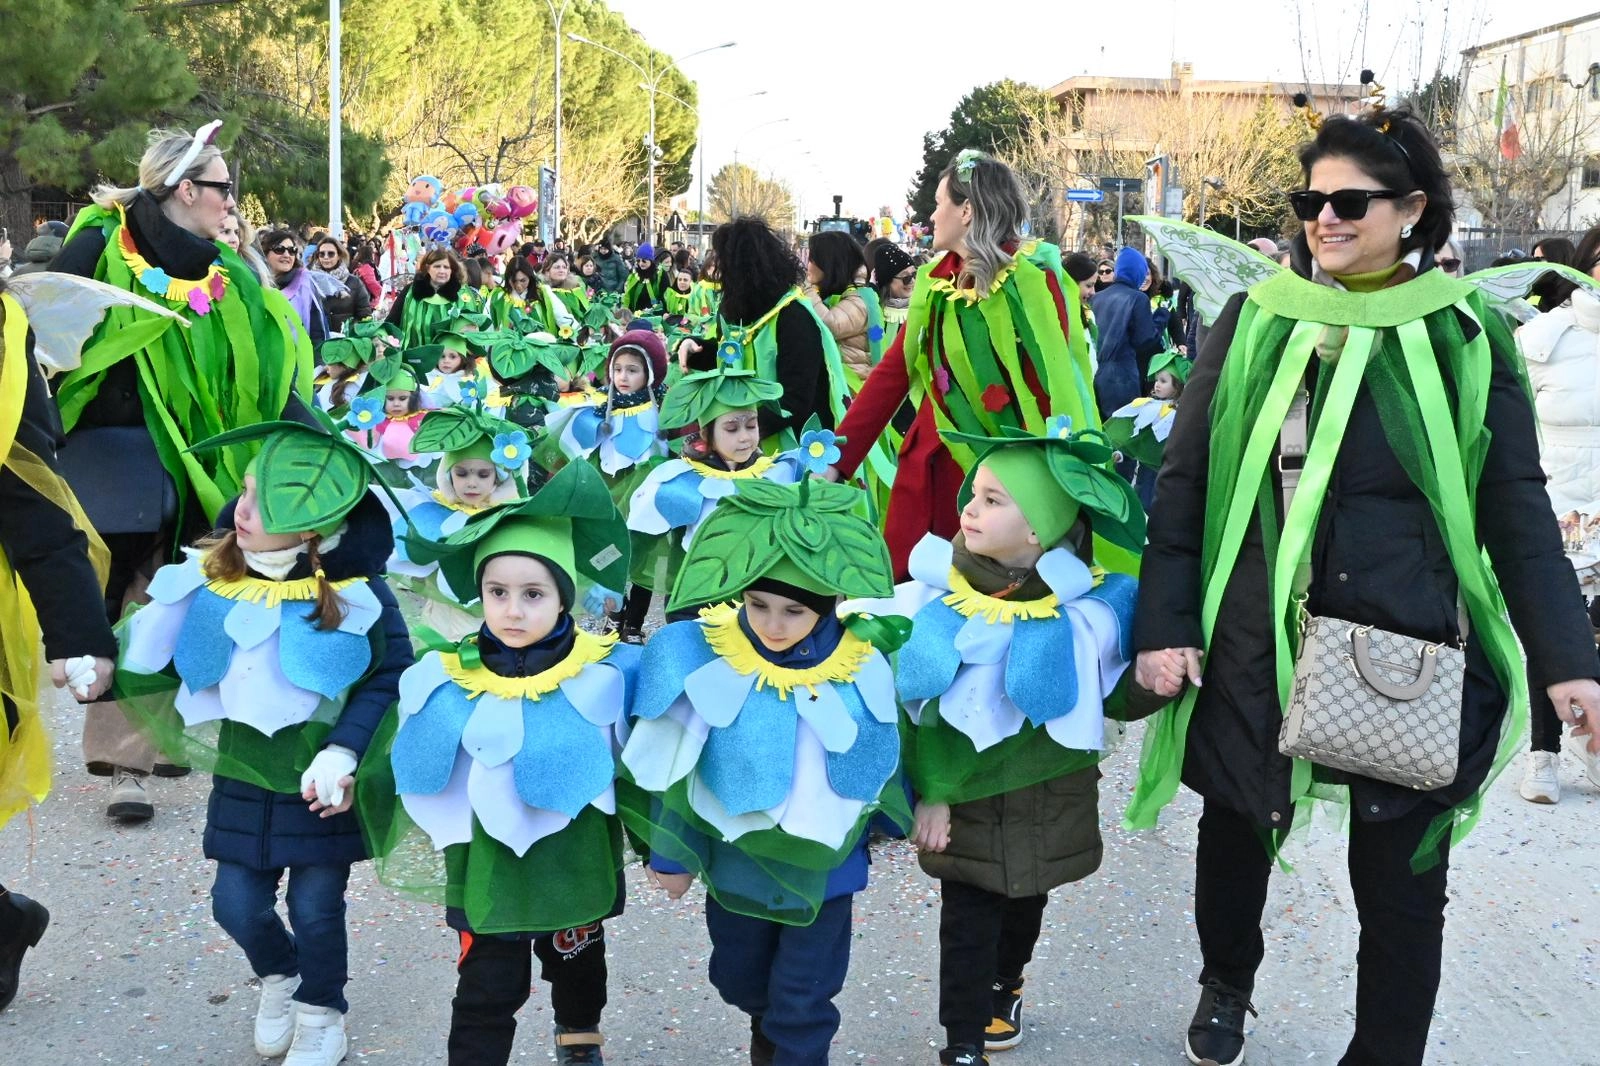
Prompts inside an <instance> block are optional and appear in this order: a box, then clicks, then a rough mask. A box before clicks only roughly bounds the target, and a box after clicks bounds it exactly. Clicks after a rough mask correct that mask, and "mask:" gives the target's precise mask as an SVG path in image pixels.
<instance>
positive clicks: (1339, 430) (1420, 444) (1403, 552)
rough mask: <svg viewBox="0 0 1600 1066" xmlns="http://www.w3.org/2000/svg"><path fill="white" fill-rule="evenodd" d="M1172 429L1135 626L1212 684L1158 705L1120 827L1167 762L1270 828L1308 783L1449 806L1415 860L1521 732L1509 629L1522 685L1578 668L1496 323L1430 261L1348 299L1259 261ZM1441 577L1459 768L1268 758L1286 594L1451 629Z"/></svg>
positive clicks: (1285, 650)
mask: <svg viewBox="0 0 1600 1066" xmlns="http://www.w3.org/2000/svg"><path fill="white" fill-rule="evenodd" d="M1186 280H1189V279H1186ZM1191 283H1193V282H1191ZM1197 288H1198V286H1197ZM1314 357H1315V358H1314ZM1307 388H1308V389H1309V390H1310V391H1311V393H1312V397H1313V400H1312V402H1313V407H1312V422H1311V425H1312V436H1311V446H1310V452H1309V454H1308V456H1307V459H1306V464H1305V469H1304V471H1303V474H1302V480H1301V483H1300V486H1299V489H1298V491H1297V493H1296V494H1295V497H1294V501H1293V505H1292V507H1291V508H1290V510H1289V513H1288V514H1287V515H1284V514H1283V513H1282V507H1281V500H1280V496H1279V489H1278V485H1277V483H1276V482H1277V479H1276V478H1275V477H1274V476H1273V473H1272V466H1271V464H1272V460H1273V457H1274V454H1275V452H1276V449H1277V438H1278V432H1279V427H1280V426H1281V425H1282V423H1283V420H1284V415H1285V412H1286V411H1287V409H1288V406H1289V404H1290V402H1291V400H1292V398H1293V396H1294V395H1295V393H1296V392H1297V391H1298V390H1300V389H1307ZM1172 440H1173V441H1174V442H1175V443H1174V446H1173V447H1172V448H1170V449H1169V450H1168V456H1167V466H1166V468H1165V470H1164V471H1163V475H1162V488H1161V492H1162V504H1161V507H1159V508H1158V509H1157V513H1156V515H1155V516H1154V519H1153V521H1152V525H1151V529H1150V546H1149V548H1148V549H1147V550H1146V553H1145V556H1144V564H1143V577H1144V582H1143V590H1144V591H1143V593H1142V595H1143V596H1144V598H1145V599H1146V603H1145V604H1144V605H1143V606H1142V608H1141V610H1140V613H1139V618H1140V622H1139V629H1138V632H1137V633H1136V644H1137V646H1138V647H1140V648H1169V647H1201V648H1204V649H1205V650H1206V653H1207V682H1208V683H1207V684H1206V686H1205V687H1204V688H1202V689H1199V690H1194V689H1191V690H1189V691H1188V692H1186V693H1185V694H1184V696H1183V697H1182V698H1181V699H1180V700H1179V702H1177V703H1176V704H1175V705H1173V706H1171V707H1169V708H1168V709H1167V710H1165V711H1163V712H1162V713H1161V714H1160V715H1159V716H1158V717H1157V718H1155V719H1153V720H1152V722H1151V725H1150V728H1149V730H1148V731H1147V733H1146V739H1145V749H1144V753H1143V757H1142V763H1141V773H1140V780H1139V784H1138V787H1137V790H1136V792H1135V795H1134V799H1133V802H1132V804H1131V805H1130V807H1129V810H1128V814H1127V820H1128V822H1129V824H1130V825H1133V826H1149V825H1152V824H1154V822H1155V819H1156V817H1157V815H1158V813H1159V811H1160V810H1161V808H1162V807H1163V806H1164V805H1165V804H1166V803H1167V802H1168V801H1169V800H1170V799H1171V798H1172V796H1173V795H1174V793H1175V792H1176V790H1177V786H1178V783H1179V781H1180V778H1181V779H1182V780H1183V781H1185V782H1187V783H1189V784H1190V785H1191V787H1193V788H1195V789H1196V790H1197V791H1200V792H1202V794H1204V795H1206V796H1208V797H1213V798H1216V799H1218V800H1220V801H1221V802H1223V803H1225V804H1226V805H1228V806H1230V807H1231V808H1233V809H1235V810H1238V811H1241V812H1243V813H1245V814H1246V815H1248V816H1249V817H1251V818H1252V820H1254V821H1255V822H1256V823H1257V824H1258V825H1261V826H1263V827H1266V828H1268V829H1280V830H1281V829H1283V828H1285V827H1287V825H1288V824H1289V821H1290V819H1291V817H1293V818H1294V819H1295V820H1297V821H1299V822H1300V823H1301V824H1305V821H1306V819H1305V817H1304V815H1305V814H1306V813H1308V812H1306V811H1304V810H1303V809H1302V808H1304V807H1306V806H1308V805H1309V804H1310V803H1311V802H1312V801H1314V800H1315V799H1318V798H1326V799H1335V800H1343V799H1345V798H1346V797H1348V799H1349V800H1350V801H1351V802H1353V804H1354V807H1355V810H1356V813H1357V814H1358V816H1360V817H1364V818H1377V817H1397V816H1399V815H1400V814H1403V813H1405V811H1408V810H1410V809H1412V808H1413V807H1414V806H1415V805H1416V804H1417V803H1420V802H1423V801H1424V800H1426V801H1427V802H1429V803H1433V804H1436V805H1438V806H1439V807H1440V808H1441V810H1442V813H1440V814H1439V815H1438V816H1437V817H1436V818H1435V819H1434V822H1433V825H1432V827H1431V829H1430V831H1429V833H1428V834H1427V835H1426V836H1425V837H1424V839H1423V841H1422V843H1421V845H1420V846H1419V848H1418V851H1417V854H1416V855H1415V856H1414V858H1413V865H1414V866H1415V867H1417V868H1425V867H1426V866H1429V865H1431V864H1433V863H1434V862H1437V861H1438V857H1439V851H1438V848H1439V845H1441V844H1443V843H1445V842H1446V841H1447V840H1453V841H1459V840H1460V839H1461V837H1463V836H1464V835H1465V834H1466V833H1467V832H1468V831H1469V830H1470V828H1471V826H1472V824H1473V823H1474V821H1475V819H1476V816H1477V812H1478V810H1479V807H1480V804H1481V798H1482V792H1483V788H1484V787H1485V786H1486V784H1487V783H1488V782H1489V781H1490V780H1491V779H1492V777H1493V775H1494V774H1495V773H1497V772H1498V771H1499V770H1500V769H1502V768H1503V767H1504V766H1505V764H1506V762H1507V761H1508V760H1509V759H1510V757H1511V755H1512V754H1513V753H1514V752H1515V750H1516V748H1517V746H1518V740H1519V738H1520V736H1521V732H1522V729H1523V724H1524V722H1525V719H1526V715H1527V706H1528V704H1527V691H1526V687H1525V685H1524V671H1523V664H1522V657H1521V654H1520V653H1519V651H1518V647H1517V636H1520V637H1521V639H1522V643H1523V646H1524V647H1525V649H1526V651H1527V656H1528V673H1529V674H1530V675H1531V676H1532V677H1533V678H1535V683H1536V684H1549V683H1553V682H1555V681H1559V680H1566V679H1568V678H1571V677H1590V676H1593V675H1594V674H1595V666H1594V650H1593V647H1592V646H1591V644H1592V642H1591V640H1590V639H1589V630H1588V627H1587V625H1586V623H1585V619H1584V616H1583V610H1582V602H1581V599H1580V598H1579V596H1578V594H1577V592H1576V588H1575V581H1574V578H1573V576H1572V573H1571V567H1570V564H1568V563H1567V561H1566V559H1565V557H1564V556H1563V555H1562V554H1561V545H1560V537H1559V534H1558V533H1557V531H1556V529H1555V525H1554V519H1553V517H1551V518H1549V519H1548V520H1546V519H1545V517H1544V516H1546V515H1548V514H1549V508H1548V505H1547V503H1546V501H1545V497H1544V494H1543V491H1542V487H1541V486H1542V478H1541V477H1540V476H1539V468H1538V447H1537V440H1536V437H1535V433H1534V425H1533V418H1532V412H1531V405H1530V402H1529V400H1528V397H1527V393H1526V382H1525V378H1524V377H1523V374H1522V368H1521V362H1520V360H1519V359H1518V358H1517V357H1516V354H1515V348H1514V346H1513V343H1512V340H1511V337H1510V335H1509V333H1508V332H1507V328H1506V325H1505V323H1504V321H1503V320H1502V319H1501V317H1500V316H1499V315H1498V314H1497V313H1495V312H1493V311H1491V310H1490V307H1489V305H1488V302H1487V298H1486V296H1485V294H1484V293H1483V292H1482V290H1480V289H1479V288H1478V287H1477V286H1476V285H1474V284H1473V283H1471V282H1469V281H1455V280H1452V279H1449V278H1447V277H1445V276H1444V275H1443V274H1441V273H1440V272H1439V271H1436V270H1426V271H1424V272H1423V273H1422V274H1420V275H1419V276H1417V277H1415V278H1414V279H1412V280H1409V281H1405V282H1403V283H1402V284H1398V285H1395V286H1393V287H1391V288H1386V289H1381V290H1379V291H1377V292H1374V293H1365V294H1359V293H1350V292H1345V291H1343V290H1341V289H1335V288H1332V287H1330V286H1325V285H1318V284H1314V283H1312V282H1309V281H1306V280H1304V279H1302V278H1300V277H1298V276H1297V275H1294V274H1291V273H1288V272H1276V273H1274V274H1273V275H1272V276H1271V277H1269V279H1268V280H1266V281H1264V282H1259V283H1257V284H1255V285H1254V286H1252V287H1251V288H1250V289H1249V291H1248V293H1247V294H1246V295H1243V296H1235V297H1234V298H1233V302H1232V303H1231V304H1230V305H1229V308H1228V310H1227V312H1225V313H1224V314H1223V315H1222V317H1221V318H1220V319H1219V320H1218V322H1217V325H1216V327H1215V332H1214V334H1213V336H1212V337H1211V338H1210V339H1208V341H1207V344H1206V348H1205V351H1204V352H1203V353H1202V356H1201V360H1200V362H1199V364H1198V365H1197V367H1196V370H1195V373H1194V376H1193V378H1192V380H1191V383H1190V387H1189V388H1188V389H1187V390H1186V392H1185V399H1184V403H1183V405H1182V406H1181V407H1180V409H1179V415H1178V418H1177V423H1176V425H1175V427H1174V430H1173V437H1172ZM1336 460H1337V463H1336ZM1197 531H1199V532H1198V535H1197ZM1302 589H1303V591H1304V595H1305V597H1306V598H1305V599H1304V600H1301V599H1300V593H1301V590H1302ZM1457 594H1459V596H1460V598H1461V602H1462V604H1463V605H1464V608H1465V611H1466V614H1467V616H1468V617H1469V619H1470V624H1471V629H1472V639H1471V640H1470V641H1469V644H1468V666H1467V680H1466V684H1465V687H1464V691H1463V693H1462V736H1463V738H1464V740H1463V745H1462V758H1461V767H1460V771H1459V773H1458V775H1457V778H1456V781H1455V783H1453V784H1452V785H1450V786H1448V787H1446V788H1444V789H1439V790H1435V791H1433V792H1429V793H1418V792H1413V791H1411V790H1408V789H1404V788H1400V787H1398V786H1391V785H1387V784H1385V783H1383V782H1378V781H1374V780H1371V779H1368V778H1362V777H1355V776H1347V775H1341V774H1337V773H1335V772H1332V771H1327V770H1324V769H1323V768H1320V767H1314V766H1313V765H1312V764H1310V763H1308V762H1305V761H1301V760H1296V761H1293V762H1291V760H1289V759H1287V758H1285V757H1283V756H1281V755H1279V754H1278V750H1277V735H1278V729H1279V724H1280V721H1281V715H1282V708H1283V707H1284V706H1286V705H1287V701H1288V696H1289V686H1290V683H1291V681H1292V678H1293V671H1294V653H1295V645H1296V640H1297V634H1298V625H1297V621H1298V617H1299V613H1300V611H1301V610H1302V607H1304V609H1308V610H1310V611H1312V612H1313V613H1316V614H1321V615H1331V616H1333V617H1340V618H1349V619H1355V620H1357V621H1358V622H1362V623H1368V624H1373V625H1377V626H1379V627H1380V628H1385V629H1389V630H1392V631H1396V632H1401V633H1406V634H1408V635H1414V636H1419V637H1422V638H1424V639H1429V640H1440V641H1453V640H1454V639H1455V638H1456V637H1458V636H1459V634H1458V633H1457V632H1456V622H1455V613H1456V612H1455V601H1456V596H1457ZM1508 611H1509V617H1510V620H1511V621H1514V622H1515V623H1516V627H1517V636H1513V634H1512V630H1511V625H1510V621H1508ZM1202 738H1203V741H1204V742H1203V743H1201V742H1200V741H1201V739H1202ZM1296 811H1298V812H1299V813H1296ZM1275 840H1276V842H1277V843H1281V838H1275Z"/></svg>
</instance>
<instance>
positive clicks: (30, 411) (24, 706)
mask: <svg viewBox="0 0 1600 1066" xmlns="http://www.w3.org/2000/svg"><path fill="white" fill-rule="evenodd" d="M41 310H44V311H46V312H47V313H46V315H45V316H44V317H49V315H48V310H49V309H48V307H41ZM0 318H3V320H4V321H3V322H0V826H4V825H5V823H6V822H7V821H9V820H10V819H11V817H12V816H13V815H15V814H17V813H19V812H20V811H23V810H25V809H27V808H28V807H29V806H30V805H32V804H34V803H37V802H39V801H41V800H43V799H44V797H45V794H46V793H47V792H49V790H50V738H49V736H48V735H47V733H46V731H45V728H44V724H43V722H42V721H41V720H40V718H39V702H38V701H39V680H40V678H39V669H38V667H39V662H40V658H39V649H40V647H41V644H42V646H43V648H44V654H45V657H46V658H49V659H57V658H64V657H66V656H68V655H77V654H88V655H97V656H104V657H106V658H111V657H113V656H115V654H116V642H115V640H114V639H113V638H112V637H111V633H110V630H109V628H108V627H107V626H106V622H105V614H104V611H103V610H102V607H101V604H102V603H103V602H104V601H103V600H102V599H101V591H100V590H101V589H102V588H103V587H104V581H105V571H106V566H107V559H106V551H105V546H104V545H103V544H101V543H100V540H99V538H98V537H96V536H95V534H94V531H93V529H92V527H91V526H90V524H89V521H88V519H87V518H86V517H84V515H83V512H82V509H81V508H79V507H78V504H77V501H76V500H75V499H74V498H73V496H72V491H71V490H70V489H69V488H67V485H66V483H65V482H64V481H62V480H61V478H60V476H59V475H58V474H57V473H56V472H55V470H54V469H53V468H52V459H53V453H54V446H55V438H56V436H57V434H58V433H59V430H58V428H57V425H56V418H55V413H54V406H53V405H52V404H51V401H50V395H49V392H48V391H47V390H46V387H45V382H44V378H43V377H42V376H40V374H39V372H38V370H37V368H36V367H35V365H34V361H33V360H32V359H30V358H29V353H28V350H27V340H28V317H27V316H26V315H25V314H24V313H23V308H22V305H21V304H20V303H19V302H18V300H17V299H16V297H15V296H13V295H11V294H10V293H6V294H4V295H0ZM88 321H90V322H92V319H90V320H88ZM75 343H76V341H70V342H68V343H66V344H63V345H60V346H58V347H57V349H56V353H57V358H58V359H59V358H61V357H70V356H75V355H76V354H77V351H76V348H75V347H74V344H75Z"/></svg>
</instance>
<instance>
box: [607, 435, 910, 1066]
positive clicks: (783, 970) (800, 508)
mask: <svg viewBox="0 0 1600 1066" xmlns="http://www.w3.org/2000/svg"><path fill="white" fill-rule="evenodd" d="M819 465H821V464H819ZM863 506H864V501H863V499H862V493H861V492H860V491H859V490H856V489H853V488H851V487H849V486H843V485H832V484H827V483H824V482H821V481H813V480H809V479H808V480H807V481H805V482H802V483H800V484H799V485H776V484H771V483H769V482H764V481H751V482H749V483H747V484H746V485H745V486H744V487H743V488H741V490H740V491H739V493H738V494H737V495H730V496H726V497H724V498H723V499H721V500H719V501H718V503H717V505H716V509H715V511H714V512H713V513H712V515H711V516H710V517H709V518H708V519H706V521H705V524H704V525H703V526H702V527H701V529H700V532H699V535H698V536H697V537H696V538H695V540H694V543H693V545H691V547H690V548H689V551H688V555H687V558H686V559H685V560H684V565H683V569H682V570H681V571H680V573H679V575H678V580H677V583H676V585H675V586H674V588H673V598H672V601H671V604H670V606H671V607H673V608H674V609H676V608H681V607H683V606H686V605H690V604H695V603H700V602H703V601H704V600H707V599H710V600H712V601H713V602H715V603H716V606H713V607H708V608H706V609H705V610H703V611H702V612H701V614H700V617H699V619H698V620H696V621H685V622H677V623H673V624H671V625H668V626H666V627H665V628H663V629H662V630H660V631H659V632H658V633H656V634H655V636H654V637H653V638H651V641H650V643H649V645H648V646H647V647H646V648H645V652H644V657H643V659H642V660H641V664H640V687H639V691H638V693H637V695H636V696H635V698H634V701H633V705H632V714H633V719H634V721H633V733H632V735H631V736H630V737H629V739H628V743H627V746H626V747H625V748H624V749H623V752H622V763H623V766H624V768H625V770H626V772H627V774H628V775H629V777H630V779H631V780H632V781H633V782H634V783H635V784H636V785H637V786H639V787H640V788H641V789H643V790H644V791H645V792H646V793H648V796H647V797H643V798H640V797H631V794H630V797H631V798H630V797H625V798H624V799H625V802H624V805H623V817H624V819H625V820H626V821H627V822H628V824H629V825H630V826H631V827H634V828H635V829H636V830H637V831H638V832H639V833H640V835H642V836H644V837H645V839H646V840H647V842H648V843H649V846H650V853H651V854H650V868H651V876H652V879H653V880H655V881H657V882H658V883H659V884H661V886H662V887H663V888H665V889H667V891H668V893H669V894H670V895H672V896H674V897H675V896H678V895H681V894H682V893H683V892H684V891H685V890H686V889H687V888H688V886H689V883H690V881H691V880H692V878H693V877H694V876H696V875H698V876H700V877H702V878H704V880H705V881H706V884H707V888H708V891H709V893H710V898H709V899H708V900H707V903H706V925H707V928H708V930H709V932H710V934H711V944H712V954H711V962H710V976H711V981H712V983H713V984H714V985H716V987H717V990H718V991H719V992H720V993H721V994H722V997H723V999H724V1000H726V1001H727V1002H729V1003H731V1004H733V1005H734V1006H736V1007H738V1008H739V1009H740V1010H742V1011H744V1012H745V1013H747V1014H749V1015H750V1027H751V1050H750V1061H751V1062H752V1063H773V1062H783V1063H795V1064H807V1066H809V1064H820V1063H825V1062H826V1061H827V1058H828V1045H829V1043H830V1041H831V1040H832V1038H833V1036H834V1033H835V1032H836V1031H837V1029H838V1024H839V1013H838V1010H837V1009H836V1008H835V1007H834V1005H833V1003H832V1000H833V997H834V995H836V994H837V993H838V991H839V989H840V988H841V987H842V986H843V983H844V978H845V972H846V969H847V968H848V965H849V957H850V948H849V944H850V939H851V927H850V914H851V906H852V899H853V897H854V894H855V893H856V892H858V891H860V890H861V889H862V888H864V887H866V881H867V865H868V859H867V851H866V832H867V823H868V822H869V820H870V819H871V818H872V817H873V815H874V814H875V812H878V811H880V810H890V811H896V812H898V815H899V817H900V819H901V821H902V824H904V817H905V814H906V812H905V809H904V808H905V795H904V792H903V789H902V786H901V784H900V780H899V775H898V767H899V759H900V751H899V748H900V742H899V736H898V732H897V729H896V726H895V721H896V717H897V714H898V711H897V709H896V702H895V694H894V683H893V672H892V669H891V667H890V666H889V661H888V659H886V658H885V653H886V652H889V651H892V650H893V648H894V647H895V645H896V643H897V642H898V639H899V637H900V636H901V635H902V634H903V631H904V620H903V619H901V620H898V621H899V623H900V624H898V625H896V624H894V620H889V619H883V618H877V619H871V618H864V617H859V616H853V615H847V616H845V617H843V618H841V617H840V616H838V615H837V614H836V612H835V605H836V603H837V599H838V596H839V595H841V594H842V595H851V596H862V595H866V596H873V595H882V594H885V593H887V592H888V591H889V590H890V587H891V586H890V573H889V560H888V554H887V552H886V550H885V549H884V545H883V542H882V540H881V539H880V538H879V537H878V535H877V532H876V531H875V530H874V529H873V528H872V526H871V525H870V524H869V523H867V522H866V521H865V520H864V519H862V518H860V517H858V515H857V512H858V511H859V510H860V509H862V507H863ZM730 600H731V601H734V602H725V601H730Z"/></svg>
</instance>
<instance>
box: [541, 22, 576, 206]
mask: <svg viewBox="0 0 1600 1066" xmlns="http://www.w3.org/2000/svg"><path fill="white" fill-rule="evenodd" d="M571 5H572V0H561V6H560V7H559V8H558V7H556V4H555V0H544V6H545V7H547V8H549V9H550V22H551V24H552V27H553V28H554V30H555V35H556V158H555V166H554V167H553V168H552V169H553V170H554V171H555V197H554V199H555V203H554V204H553V205H552V206H551V208H550V215H551V217H552V218H553V219H554V220H555V221H554V222H553V223H552V227H553V229H554V232H555V234H556V236H558V237H559V236H560V235H561V172H562V167H561V23H562V22H563V21H564V20H565V19H566V17H567V8H568V7H570V6H571Z"/></svg>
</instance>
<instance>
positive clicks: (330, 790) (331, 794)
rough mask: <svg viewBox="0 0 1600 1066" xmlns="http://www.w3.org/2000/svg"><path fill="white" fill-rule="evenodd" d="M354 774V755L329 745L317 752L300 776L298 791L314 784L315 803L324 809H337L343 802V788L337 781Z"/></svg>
mask: <svg viewBox="0 0 1600 1066" xmlns="http://www.w3.org/2000/svg"><path fill="white" fill-rule="evenodd" d="M355 772H356V753H355V752H353V751H351V750H350V749H349V748H341V747H340V746H339V745H337V744H329V745H328V746H327V747H325V748H323V749H322V750H321V751H319V752H317V755H316V758H314V759H312V760H311V765H310V766H308V767H306V772H305V773H303V774H301V775H300V791H301V792H305V790H306V786H307V785H312V784H314V785H315V786H316V789H317V802H318V803H320V804H322V805H323V806H324V807H337V806H339V804H341V803H343V802H344V788H343V786H341V785H340V784H339V779H340V778H343V777H349V776H350V775H351V774H353V773H355Z"/></svg>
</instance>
